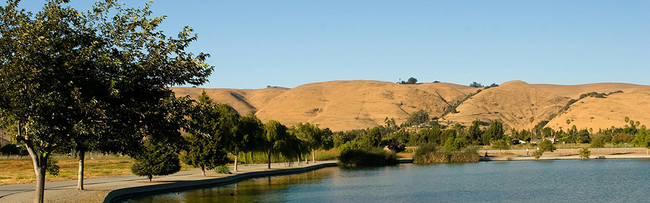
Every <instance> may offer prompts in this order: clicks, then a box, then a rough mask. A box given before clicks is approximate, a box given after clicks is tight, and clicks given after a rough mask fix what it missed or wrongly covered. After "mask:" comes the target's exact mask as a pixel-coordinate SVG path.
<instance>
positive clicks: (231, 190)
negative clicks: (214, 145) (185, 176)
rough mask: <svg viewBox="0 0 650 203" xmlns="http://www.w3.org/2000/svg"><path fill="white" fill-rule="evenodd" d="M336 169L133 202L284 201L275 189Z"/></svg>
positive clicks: (319, 177)
mask: <svg viewBox="0 0 650 203" xmlns="http://www.w3.org/2000/svg"><path fill="white" fill-rule="evenodd" d="M338 170H339V169H338V168H336V167H331V168H324V169H319V170H315V171H310V172H305V173H300V174H293V175H284V176H270V177H262V178H255V179H250V180H245V181H242V182H238V183H234V184H230V185H225V186H219V187H213V188H201V189H196V190H191V191H186V192H180V193H179V192H174V193H167V194H160V195H155V196H151V197H146V198H143V199H140V200H137V201H135V202H258V201H269V200H270V199H272V201H284V200H286V198H285V197H284V194H283V193H282V192H277V191H279V190H286V189H289V188H291V187H293V186H295V185H298V184H310V183H318V182H320V180H322V179H324V178H327V177H331V176H334V175H335V174H338ZM265 195H266V196H265ZM268 195H271V196H268ZM268 198H270V199H268Z"/></svg>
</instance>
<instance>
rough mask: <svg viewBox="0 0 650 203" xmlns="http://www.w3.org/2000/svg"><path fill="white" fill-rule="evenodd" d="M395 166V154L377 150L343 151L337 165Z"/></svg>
mask: <svg viewBox="0 0 650 203" xmlns="http://www.w3.org/2000/svg"><path fill="white" fill-rule="evenodd" d="M395 164H397V154H395V152H391V151H385V150H383V149H379V148H368V149H343V150H342V151H341V155H340V156H339V165H340V166H343V167H357V166H385V165H395Z"/></svg>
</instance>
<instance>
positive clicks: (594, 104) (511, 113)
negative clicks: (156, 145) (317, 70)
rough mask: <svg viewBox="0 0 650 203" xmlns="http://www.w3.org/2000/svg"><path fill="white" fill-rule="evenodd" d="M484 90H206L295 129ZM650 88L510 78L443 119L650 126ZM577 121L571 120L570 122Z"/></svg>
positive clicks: (439, 109)
mask: <svg viewBox="0 0 650 203" xmlns="http://www.w3.org/2000/svg"><path fill="white" fill-rule="evenodd" d="M173 90H174V91H175V92H176V94H177V95H178V96H182V95H190V96H191V97H193V98H197V97H198V96H199V95H200V94H201V91H202V90H203V89H201V88H184V87H177V88H173ZM477 90H478V88H472V87H468V86H464V85H456V84H451V83H425V84H416V85H403V84H395V83H390V82H381V81H367V80H356V81H331V82H321V83H312V84H306V85H302V86H299V87H296V88H293V89H286V88H265V89H252V90H251V89H247V90H238V89H205V91H206V92H207V93H208V95H209V96H210V97H212V98H213V99H215V100H216V101H218V102H222V103H228V104H230V105H232V106H233V107H234V108H235V109H237V111H239V112H240V113H242V114H247V113H254V114H256V115H257V116H258V117H259V118H260V119H261V120H262V121H268V120H278V121H280V122H282V123H283V124H286V125H289V126H292V125H295V124H297V123H298V122H311V123H316V124H319V125H320V126H321V127H327V128H331V129H332V130H334V131H339V130H350V129H361V128H370V127H374V126H377V125H383V124H384V119H385V118H386V117H388V118H394V119H395V120H396V122H397V124H400V123H402V122H404V121H405V120H406V119H407V118H408V116H409V114H411V113H413V112H415V111H418V110H425V111H427V112H429V114H430V115H431V117H440V116H441V115H442V114H443V112H444V111H445V109H447V108H449V106H450V105H451V104H453V103H457V102H459V101H461V100H462V99H463V98H465V97H466V96H467V95H469V94H471V93H475V92H476V91H477ZM618 90H621V91H623V93H617V94H612V95H609V96H607V97H606V98H594V97H587V98H584V99H581V100H579V101H578V102H576V103H574V104H572V105H571V106H569V109H568V110H566V111H561V110H562V108H563V107H564V106H565V105H566V104H567V103H568V102H569V100H571V99H578V98H579V97H580V95H581V94H584V93H589V92H598V93H610V92H615V91H618ZM649 99H650V86H643V85H634V84H623V83H598V84H585V85H549V84H528V83H526V82H523V81H510V82H506V83H503V84H501V85H500V86H498V87H493V88H489V89H486V90H482V91H481V92H480V93H478V94H476V95H474V96H472V97H471V98H470V99H468V100H466V101H465V102H463V103H462V104H461V105H459V106H458V108H457V110H458V113H452V114H448V115H446V116H445V117H444V118H442V119H441V120H442V123H443V124H449V125H453V124H455V123H461V124H465V125H469V124H470V123H471V122H472V121H473V120H476V119H480V120H482V121H486V122H489V121H492V120H500V121H502V122H503V123H504V124H505V126H506V127H508V128H516V129H530V128H533V127H534V126H535V125H536V124H537V123H539V122H540V121H544V120H547V121H550V122H549V124H548V125H547V126H550V127H553V128H555V129H559V128H560V127H562V128H563V129H566V128H567V127H570V126H572V125H576V126H577V127H578V128H593V129H594V130H597V129H599V128H609V127H611V126H616V127H621V126H624V125H625V123H624V118H625V117H626V116H628V117H629V118H630V119H633V120H639V121H641V123H643V124H646V125H648V124H649V123H650V105H649V103H648V102H647V101H648V100H649ZM567 120H570V121H571V122H570V124H567V123H566V121H567Z"/></svg>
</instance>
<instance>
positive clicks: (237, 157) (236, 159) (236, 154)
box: [235, 153, 239, 172]
mask: <svg viewBox="0 0 650 203" xmlns="http://www.w3.org/2000/svg"><path fill="white" fill-rule="evenodd" d="M238 159H239V153H235V172H237V162H239V160H238Z"/></svg>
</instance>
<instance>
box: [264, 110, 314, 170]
mask: <svg viewBox="0 0 650 203" xmlns="http://www.w3.org/2000/svg"><path fill="white" fill-rule="evenodd" d="M263 146H264V149H265V151H266V153H267V156H268V168H269V169H270V168H271V157H272V156H276V157H278V156H279V155H282V156H284V157H285V158H294V157H298V158H300V156H301V155H302V154H304V153H306V152H307V151H308V149H307V147H306V146H305V144H304V143H303V142H302V141H301V140H300V139H298V138H297V137H296V136H295V135H292V134H290V133H288V132H287V127H286V126H284V125H282V124H281V123H280V122H278V121H274V120H270V121H269V122H267V123H266V124H264V142H263Z"/></svg>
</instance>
